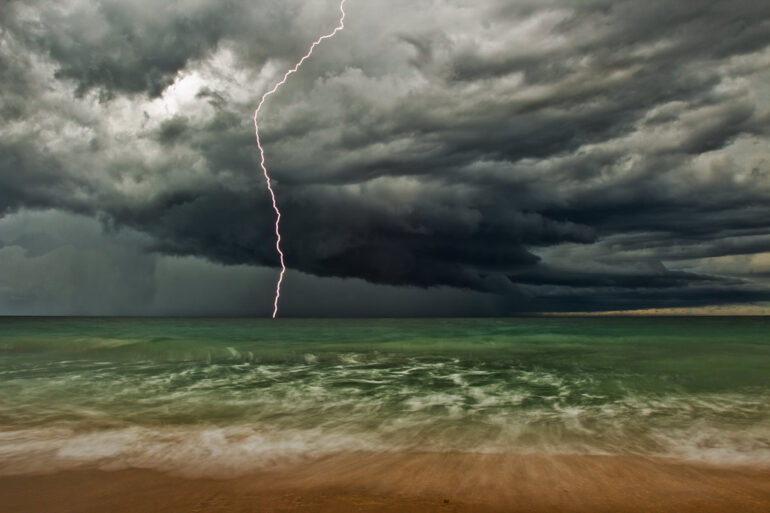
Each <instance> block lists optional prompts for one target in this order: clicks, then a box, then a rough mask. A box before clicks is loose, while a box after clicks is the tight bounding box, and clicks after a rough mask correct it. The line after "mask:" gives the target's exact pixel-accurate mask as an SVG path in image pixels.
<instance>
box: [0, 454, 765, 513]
mask: <svg viewBox="0 0 770 513" xmlns="http://www.w3.org/2000/svg"><path fill="white" fill-rule="evenodd" d="M0 504H3V510H4V511H8V512H14V513H28V512H29V513H32V512H34V513H39V512H54V511H55V512H61V513H87V512H94V513H95V512H104V511H111V512H115V513H122V512H126V513H127V512H132V513H136V512H155V511H166V512H180V513H181V512H186V513H188V512H196V513H202V512H263V511H264V512H271V511H275V512H283V511H306V512H329V513H331V512H346V511H351V512H353V511H356V512H397V511H414V512H418V511H419V512H432V511H441V512H465V511H468V512H471V511H474V512H477V511H489V512H498V511H500V512H502V511H511V512H513V511H521V512H565V513H566V512H570V513H583V512H585V513H589V512H591V513H598V512H629V513H632V512H633V513H642V512H649V513H653V512H656V513H657V512H690V511H691V512H696V511H697V512H700V513H703V512H714V513H717V512H719V513H722V512H728V511H732V512H746V513H750V512H757V513H760V512H766V511H770V469H762V468H747V467H741V468H726V467H715V466H708V465H699V464H693V463H685V462H677V461H671V460H662V459H650V458H640V457H627V456H583V455H531V454H530V455H514V454H508V455H500V454H467V453H462V454H460V453H455V454H438V453H417V454H404V453H400V454H398V453H394V454H365V453H351V454H338V455H335V456H331V457H326V458H322V459H318V460H316V461H312V462H296V463H294V464H291V465H289V464H282V465H279V466H276V467H274V468H272V469H270V470H265V471H260V472H254V473H249V474H247V475H232V476H224V475H223V476H220V477H218V478H211V477H195V473H194V471H193V470H192V469H191V470H190V474H189V475H187V476H183V475H174V474H164V473H159V472H156V471H151V470H141V469H123V470H100V469H96V468H93V469H79V470H64V471H59V472H54V473H50V474H45V475H23V476H3V477H0Z"/></svg>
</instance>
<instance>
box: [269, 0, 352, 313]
mask: <svg viewBox="0 0 770 513" xmlns="http://www.w3.org/2000/svg"><path fill="white" fill-rule="evenodd" d="M344 28H345V0H341V2H340V21H339V25H337V27H335V28H334V30H333V31H331V32H329V33H328V34H326V35H323V36H321V37H319V38H318V39H316V40H315V42H314V43H313V44H312V45H310V49H309V50H308V52H307V53H306V54H305V55H304V56H303V57H302V58H301V59H300V60H299V61H298V62H297V64H295V65H294V67H293V68H291V69H290V70H289V71H287V72H286V74H285V75H284V76H283V79H281V81H280V82H278V83H277V84H275V86H273V88H272V89H270V90H269V91H268V92H266V93H265V94H263V95H262V98H261V99H260V100H259V105H257V110H255V111H254V131H255V133H256V136H257V146H258V147H259V157H260V162H259V165H260V167H261V168H262V173H263V174H264V175H265V183H266V184H267V190H268V192H270V199H271V200H272V201H273V210H275V237H276V240H275V250H276V251H277V252H278V257H279V259H280V261H281V274H280V275H279V276H278V283H277V284H276V286H275V301H273V319H275V316H276V315H278V299H279V298H280V297H281V283H282V282H283V275H284V273H285V272H286V264H285V263H284V259H283V251H281V231H280V229H279V228H280V226H279V225H280V223H281V211H280V210H278V204H277V203H276V201H275V191H273V187H272V185H271V183H270V175H269V174H268V172H267V167H266V166H265V150H264V149H263V148H262V143H261V142H260V140H259V123H258V122H257V118H258V117H259V111H260V110H261V109H262V105H264V103H265V100H266V99H267V97H268V96H270V95H271V94H273V93H275V92H276V91H277V90H278V88H279V87H281V86H282V85H283V84H285V83H286V80H287V79H288V78H289V76H290V75H292V74H293V73H296V72H297V70H298V69H299V67H300V66H302V63H303V62H305V60H307V58H308V57H310V56H311V55H312V54H313V50H315V47H316V46H318V45H319V44H321V41H323V40H324V39H330V38H332V37H334V35H335V34H336V33H337V32H339V31H340V30H342V29H344Z"/></svg>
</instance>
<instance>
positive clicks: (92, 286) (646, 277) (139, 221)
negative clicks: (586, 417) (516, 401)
mask: <svg viewBox="0 0 770 513" xmlns="http://www.w3.org/2000/svg"><path fill="white" fill-rule="evenodd" d="M345 10H346V12H347V16H346V18H345V29H344V30H343V31H342V32H339V33H338V34H337V35H336V36H335V37H334V38H333V39H330V40H327V41H325V42H324V43H323V44H322V45H321V46H319V47H318V48H317V49H316V51H315V53H314V54H313V56H312V58H311V59H309V60H308V61H306V62H305V64H304V65H303V67H302V68H301V70H300V71H299V72H298V73H297V74H295V75H293V76H292V77H290V79H289V81H288V82H287V83H286V85H285V86H284V87H283V88H281V89H280V91H279V92H278V93H277V94H275V95H273V96H271V97H270V98H269V100H268V102H267V103H266V105H265V107H264V108H263V109H262V111H261V113H260V136H261V139H262V144H263V146H264V148H265V156H266V162H267V166H268V168H269V170H270V172H271V175H272V177H273V180H274V182H273V183H274V187H275V190H276V195H277V198H278V205H279V207H280V209H281V210H282V213H283V218H282V224H281V230H282V235H283V241H282V248H283V250H284V252H285V254H286V263H287V266H288V268H289V271H288V273H287V276H286V279H285V281H284V287H283V289H282V295H281V303H280V310H279V315H285V316H432V315H446V316H486V315H490V316H497V315H516V314H526V313H533V312H621V313H622V312H634V313H645V312H650V313H698V312H705V313H742V312H748V313H764V314H770V151H768V150H769V149H770V148H769V147H768V146H769V145H768V143H770V3H768V2H758V1H756V0H731V1H727V0H716V1H715V0H701V1H698V2H681V1H675V0H646V1H644V2H640V1H638V0H473V1H471V0H387V1H386V0H347V2H346V5H345ZM338 17H339V11H338V2H337V0H304V1H300V0H280V1H279V0H179V1H174V2H156V1H155V0H132V1H130V2H126V1H124V0H55V1H54V0H10V1H5V2H2V3H0V314H2V315H254V316H269V315H270V314H271V313H272V301H273V293H274V287H275V281H276V280H277V277H278V267H277V266H278V259H277V255H276V253H275V241H274V237H275V235H274V233H273V229H274V227H273V224H274V213H273V211H272V208H271V206H270V199H269V195H268V193H267V189H266V187H265V184H264V179H263V177H262V175H261V172H260V171H259V161H258V153H257V148H256V143H255V139H254V127H253V120H252V116H253V112H254V109H255V108H256V105H257V103H258V102H259V98H260V97H261V95H262V94H263V93H264V92H265V91H267V90H268V89H269V88H271V87H272V85H273V84H275V82H277V81H278V80H279V79H280V78H281V77H282V76H283V73H284V72H285V71H286V70H287V69H289V68H290V67H292V66H293V65H294V63H295V62H296V60H297V59H298V58H299V57H300V56H302V55H303V54H304V53H305V52H306V51H307V48H308V46H309V45H310V43H311V42H312V41H314V40H315V39H316V38H317V37H318V36H320V35H322V34H325V33H328V32H330V31H331V29H332V28H333V27H335V26H336V25H337V22H338Z"/></svg>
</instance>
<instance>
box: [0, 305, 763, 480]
mask: <svg viewBox="0 0 770 513" xmlns="http://www.w3.org/2000/svg"><path fill="white" fill-rule="evenodd" d="M355 450H367V451H404V450H406V451H482V452H578V453H599V454H616V453H621V454H629V453H631V454H649V455H658V456H671V457H678V458H689V459H698V460H705V461H709V462H714V463H730V464H734V463H737V464H752V465H762V466H770V320H769V319H767V318H664V319H637V318H631V319H626V318H611V319H595V318H545V319H536V318H525V319H467V320H465V319H460V320H441V319H430V320H278V321H268V320H231V319H227V320H226V319H217V320H211V319H208V320H206V319H201V320H190V319H34V318H24V319H19V318H5V319H0V472H2V473H19V472H28V471H38V470H49V469H51V468H68V467H73V466H81V465H91V464H97V465H100V466H103V467H107V468H124V467H127V466H129V467H132V466H133V467H142V468H157V469H161V470H178V469H185V468H189V467H191V466H195V467H198V468H203V469H205V468H210V469H212V470H214V471H217V472H221V471H222V470H225V471H233V472H238V471H242V470H249V469H253V468H258V467H261V466H265V465H272V464H275V463H277V462H280V461H282V460H286V459H297V458H306V457H313V456H322V455H324V454H330V453H335V452H340V451H355Z"/></svg>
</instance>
